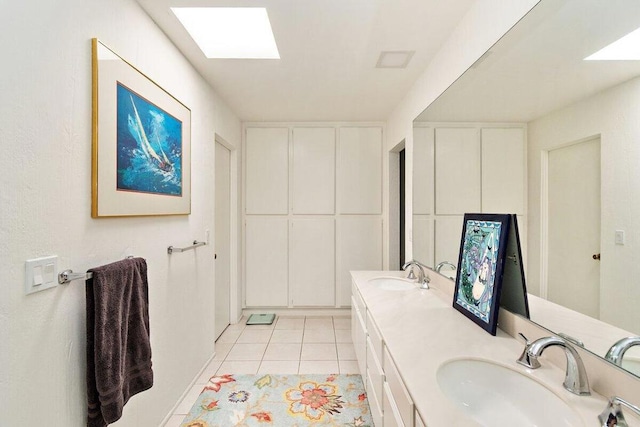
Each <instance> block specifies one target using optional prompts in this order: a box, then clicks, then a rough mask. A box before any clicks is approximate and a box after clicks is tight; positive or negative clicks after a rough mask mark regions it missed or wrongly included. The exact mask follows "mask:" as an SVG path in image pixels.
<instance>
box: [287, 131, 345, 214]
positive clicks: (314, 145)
mask: <svg viewBox="0 0 640 427" xmlns="http://www.w3.org/2000/svg"><path fill="white" fill-rule="evenodd" d="M335 139H336V137H335V130H334V129H333V128H295V129H293V166H292V167H293V184H292V185H293V196H292V197H293V213H294V214H333V213H334V212H335V175H336V144H335Z"/></svg>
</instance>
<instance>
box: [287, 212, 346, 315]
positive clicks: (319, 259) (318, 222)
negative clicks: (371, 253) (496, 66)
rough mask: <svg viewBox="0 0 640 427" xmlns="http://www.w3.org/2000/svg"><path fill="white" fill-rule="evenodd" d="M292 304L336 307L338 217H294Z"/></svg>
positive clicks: (292, 232)
mask: <svg viewBox="0 0 640 427" xmlns="http://www.w3.org/2000/svg"><path fill="white" fill-rule="evenodd" d="M289 256H290V261H291V263H290V273H291V276H290V277H291V282H290V283H291V293H292V295H291V296H292V304H293V305H295V306H296V307H301V306H322V307H327V306H331V307H333V306H335V304H336V299H335V298H336V297H335V281H336V278H335V220H334V219H333V218H316V219H294V220H291V251H290V252H289Z"/></svg>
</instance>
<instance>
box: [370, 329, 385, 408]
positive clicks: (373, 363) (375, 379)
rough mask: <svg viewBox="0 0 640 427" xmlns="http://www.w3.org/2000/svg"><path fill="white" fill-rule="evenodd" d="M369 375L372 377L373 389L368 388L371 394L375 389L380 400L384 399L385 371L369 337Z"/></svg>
mask: <svg viewBox="0 0 640 427" xmlns="http://www.w3.org/2000/svg"><path fill="white" fill-rule="evenodd" d="M367 375H369V376H370V377H371V384H372V385H373V389H367V392H368V393H369V394H371V392H372V391H373V392H374V393H375V395H376V397H377V398H378V400H379V401H382V384H383V383H384V371H383V370H382V364H381V363H380V359H378V357H377V356H376V355H375V353H374V352H373V348H372V346H371V340H370V339H369V338H367Z"/></svg>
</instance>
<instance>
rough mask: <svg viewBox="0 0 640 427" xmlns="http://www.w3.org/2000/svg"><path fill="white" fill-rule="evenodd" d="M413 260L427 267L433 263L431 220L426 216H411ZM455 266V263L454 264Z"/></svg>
mask: <svg viewBox="0 0 640 427" xmlns="http://www.w3.org/2000/svg"><path fill="white" fill-rule="evenodd" d="M412 239H413V259H416V260H418V261H420V262H421V263H423V264H426V265H428V266H434V265H435V263H434V262H433V243H434V240H433V219H431V218H429V217H427V216H426V215H414V216H413V236H412ZM454 264H455V262H454Z"/></svg>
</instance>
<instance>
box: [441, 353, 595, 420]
mask: <svg viewBox="0 0 640 427" xmlns="http://www.w3.org/2000/svg"><path fill="white" fill-rule="evenodd" d="M437 379H438V385H439V386H440V389H441V390H442V392H443V393H444V395H445V396H447V397H448V398H449V399H450V400H451V401H453V402H454V403H455V404H456V406H458V408H459V409H460V410H461V411H463V412H465V413H466V414H467V415H468V416H469V417H471V418H473V419H474V420H475V421H476V422H478V423H480V424H481V425H483V426H499V425H501V426H506V425H510V426H518V427H524V426H567V427H570V426H571V427H574V426H581V425H584V423H583V422H582V420H581V418H580V417H579V416H578V415H577V414H576V413H575V412H574V411H573V410H572V409H571V408H570V407H569V406H568V405H567V404H566V403H565V402H564V401H563V400H562V399H560V398H559V397H558V396H557V395H556V394H555V393H553V392H552V391H551V390H549V389H547V388H546V387H545V386H543V385H542V384H540V383H538V382H537V381H535V380H533V379H531V378H529V377H527V376H525V375H523V374H521V373H520V372H518V371H516V370H513V369H510V368H507V367H504V366H501V365H497V364H495V363H492V362H489V361H484V360H476V359H457V360H452V361H449V362H446V363H445V364H443V365H442V366H440V368H438V372H437Z"/></svg>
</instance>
